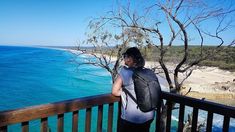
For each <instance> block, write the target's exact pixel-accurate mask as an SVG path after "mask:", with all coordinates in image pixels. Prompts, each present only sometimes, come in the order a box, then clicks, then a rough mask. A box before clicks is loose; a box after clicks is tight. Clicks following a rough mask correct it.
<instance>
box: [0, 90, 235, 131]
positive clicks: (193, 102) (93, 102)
mask: <svg viewBox="0 0 235 132" xmlns="http://www.w3.org/2000/svg"><path fill="white" fill-rule="evenodd" d="M161 98H162V100H166V103H167V104H168V109H167V124H166V131H167V132H169V131H171V120H172V119H171V115H172V104H174V103H178V104H179V121H178V128H177V129H178V131H179V132H181V131H182V130H183V125H184V124H183V123H184V115H185V107H186V106H190V107H192V108H193V119H192V127H191V129H192V131H193V132H195V131H196V129H197V123H198V111H199V110H205V111H207V112H208V115H207V123H206V124H207V126H206V131H208V132H210V131H212V121H213V114H214V113H216V114H220V115H223V116H224V120H223V131H224V132H227V131H228V129H229V122H230V118H235V108H234V107H229V106H225V105H220V104H217V103H212V102H208V101H203V100H199V99H194V98H190V97H185V96H180V95H177V94H172V93H167V92H162V95H161ZM115 102H120V98H117V97H114V96H113V95H111V94H104V95H98V96H91V97H85V98H79V99H73V100H67V101H62V102H57V103H51V104H47V105H39V106H33V107H27V108H22V109H17V110H10V111H3V112H0V131H1V132H3V131H7V129H8V126H9V125H11V124H15V123H21V129H22V131H23V132H27V131H29V121H31V120H35V119H41V125H40V129H41V131H42V132H46V131H48V117H49V116H54V115H57V131H59V132H62V131H63V130H64V114H65V113H67V112H72V119H71V120H72V130H71V131H73V132H77V131H78V115H79V114H78V113H79V110H82V109H85V111H86V116H85V131H86V132H90V131H91V127H92V123H91V111H92V108H93V107H95V106H98V112H97V115H98V116H97V130H96V131H98V132H100V131H102V129H103V128H102V120H103V106H104V105H105V104H108V124H107V131H109V132H111V131H112V129H113V116H114V114H113V111H114V103H115ZM160 107H161V106H159V108H158V109H157V114H156V123H155V125H156V131H160V118H161V114H160V113H161V110H162V109H161V108H160ZM118 108H120V106H119V107H118ZM118 113H120V109H119V110H118ZM116 115H117V116H118V117H120V116H119V114H116Z"/></svg>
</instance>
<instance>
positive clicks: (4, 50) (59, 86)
mask: <svg viewBox="0 0 235 132" xmlns="http://www.w3.org/2000/svg"><path fill="white" fill-rule="evenodd" d="M85 57H88V56H81V57H80V58H77V57H76V56H75V55H74V54H72V53H70V52H68V51H65V50H55V49H48V48H36V47H16V46H0V89H1V92H0V97H1V99H0V111H3V110H9V109H16V108H21V107H26V106H32V105H38V104H46V103H50V102H57V101H62V100H68V99H73V98H79V97H85V96H91V95H98V94H104V93H110V92H111V77H110V75H109V73H108V72H107V71H105V70H104V69H101V68H98V67H94V66H90V65H82V66H79V67H78V66H77V63H76V62H75V60H76V61H78V62H81V61H83V60H84V58H85ZM115 107H117V106H116V104H115ZM190 111H191V110H190V109H189V108H188V109H187V111H186V113H189V112H190ZM114 113H116V111H115V112H114ZM177 113H178V111H177V110H174V111H173V115H175V116H173V121H172V126H173V127H172V130H173V131H175V130H176V127H175V126H176V123H177V116H176V115H177ZM92 115H97V108H94V109H93V111H92ZM202 115H206V114H202ZM84 116H85V111H83V110H82V111H80V113H79V129H80V131H84V127H83V126H84V118H85V117H84ZM106 117H107V106H105V108H104V122H103V125H104V126H103V128H104V131H106V128H107V123H106V122H107V118H106ZM56 118H57V117H49V127H50V128H51V130H52V131H56V123H55V122H56V120H57V119H56ZM71 119H72V117H71V113H66V114H65V121H64V122H65V127H64V129H65V130H66V131H70V130H71ZM220 120H221V119H220V118H217V116H216V118H215V121H213V122H214V128H213V131H221V122H219V121H220ZM96 121H97V117H96V116H92V123H93V124H95V126H96ZM115 121H116V119H115ZM234 122H235V121H234V120H233V122H232V123H231V124H230V125H232V127H230V130H231V131H235V127H234V126H235V123H234ZM114 124H115V123H114ZM39 125H40V120H35V121H31V122H30V131H33V132H34V131H35V132H36V131H39V130H40V127H39ZM115 127H116V126H114V130H115ZM153 128H154V126H152V129H153ZM95 130H96V127H92V131H95ZM9 131H14V132H15V131H20V124H16V125H12V126H10V127H9Z"/></svg>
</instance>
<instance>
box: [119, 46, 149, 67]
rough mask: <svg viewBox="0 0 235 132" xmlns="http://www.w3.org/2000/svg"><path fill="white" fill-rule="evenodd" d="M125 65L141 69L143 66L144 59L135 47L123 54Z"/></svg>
mask: <svg viewBox="0 0 235 132" xmlns="http://www.w3.org/2000/svg"><path fill="white" fill-rule="evenodd" d="M123 57H124V62H125V65H127V66H128V67H136V68H142V67H144V65H145V61H144V58H143V57H142V55H141V53H140V51H139V49H138V48H136V47H131V48H128V49H127V50H126V52H125V53H123Z"/></svg>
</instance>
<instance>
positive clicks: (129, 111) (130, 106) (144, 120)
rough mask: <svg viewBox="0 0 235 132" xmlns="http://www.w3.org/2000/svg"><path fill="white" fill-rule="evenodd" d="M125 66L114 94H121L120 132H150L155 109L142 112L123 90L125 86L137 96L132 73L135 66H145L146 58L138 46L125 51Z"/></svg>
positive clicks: (113, 91)
mask: <svg viewBox="0 0 235 132" xmlns="http://www.w3.org/2000/svg"><path fill="white" fill-rule="evenodd" d="M123 57H124V62H125V66H123V67H122V68H121V69H120V72H119V74H118V77H117V78H116V80H115V82H114V84H113V87H112V94H113V95H115V96H121V100H122V107H121V119H120V122H119V126H118V131H119V132H130V131H133V132H149V128H150V125H151V123H152V121H153V118H154V111H150V112H142V111H141V110H140V109H138V107H137V104H136V103H135V102H134V101H133V100H132V99H131V98H130V97H129V96H128V95H126V94H125V92H123V90H122V87H125V89H127V90H128V91H129V92H130V93H131V94H132V95H134V96H135V91H134V83H133V80H132V74H133V69H134V68H139V67H144V64H145V60H144V58H143V57H142V55H141V53H140V51H139V49H138V48H136V47H131V48H129V49H127V50H126V52H125V53H123Z"/></svg>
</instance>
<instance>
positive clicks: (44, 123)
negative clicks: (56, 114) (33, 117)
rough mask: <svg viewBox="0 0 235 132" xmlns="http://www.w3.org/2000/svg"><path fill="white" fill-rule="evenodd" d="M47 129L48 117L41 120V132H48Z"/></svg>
mask: <svg viewBox="0 0 235 132" xmlns="http://www.w3.org/2000/svg"><path fill="white" fill-rule="evenodd" d="M47 128H48V123H47V117H46V118H42V119H41V128H40V131H41V132H47Z"/></svg>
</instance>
